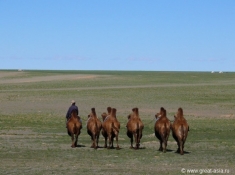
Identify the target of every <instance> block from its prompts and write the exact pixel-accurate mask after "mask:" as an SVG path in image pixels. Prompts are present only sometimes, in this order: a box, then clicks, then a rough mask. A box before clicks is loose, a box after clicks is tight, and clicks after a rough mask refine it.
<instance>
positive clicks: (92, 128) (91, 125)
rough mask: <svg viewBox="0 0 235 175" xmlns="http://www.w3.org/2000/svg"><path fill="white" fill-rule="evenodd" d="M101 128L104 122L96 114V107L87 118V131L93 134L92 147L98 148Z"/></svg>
mask: <svg viewBox="0 0 235 175" xmlns="http://www.w3.org/2000/svg"><path fill="white" fill-rule="evenodd" d="M101 128H102V123H101V121H100V120H99V118H98V117H97V115H96V112H95V108H92V109H91V113H90V114H89V115H88V120H87V133H88V134H89V135H90V136H91V140H92V145H91V148H95V149H97V148H98V142H99V136H100V131H101Z"/></svg>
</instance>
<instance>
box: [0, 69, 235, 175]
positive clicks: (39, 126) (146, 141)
mask: <svg viewBox="0 0 235 175" xmlns="http://www.w3.org/2000/svg"><path fill="white" fill-rule="evenodd" d="M72 99H74V100H76V101H77V105H78V107H79V115H80V116H81V117H82V119H83V129H82V133H81V135H80V136H79V147H77V148H74V149H72V148H71V147H70V146H71V139H70V137H69V136H68V135H67V133H66V128H65V114H66V112H67V109H68V107H69V105H70V101H71V100H72ZM108 106H111V107H115V108H116V109H117V117H118V120H119V121H120V123H121V130H120V133H119V144H120V146H121V149H120V150H116V149H110V150H108V149H104V148H102V146H103V145H104V139H103V136H102V135H101V136H100V141H99V146H100V147H101V148H99V149H97V150H94V149H92V148H90V145H91V140H90V137H89V136H88V134H87V132H86V120H87V115H88V114H89V113H90V110H91V108H92V107H95V108H96V111H97V114H98V116H99V117H100V115H101V113H102V112H105V111H106V108H107V107H108ZM133 107H138V108H139V111H140V116H141V119H142V120H143V122H144V124H145V128H144V132H143V138H142V139H141V149H139V150H132V149H129V146H130V141H129V139H128V138H127V136H126V127H125V126H126V122H127V115H128V114H129V113H130V112H131V109H132V108H133ZM160 107H164V108H166V110H167V115H168V118H169V119H170V120H173V115H174V114H175V113H176V111H177V109H178V107H182V108H183V109H184V115H185V118H186V119H187V121H188V123H189V125H190V131H189V135H188V138H187V141H186V144H185V154H184V155H183V156H181V155H179V154H177V153H175V151H176V149H177V145H176V142H175V141H174V140H173V138H172V136H170V138H169V141H168V147H167V148H168V151H167V153H162V152H159V151H158V147H159V142H158V140H157V139H156V137H155V136H154V131H153V126H154V122H155V121H154V115H155V113H157V112H158V111H159V109H160ZM234 143H235V73H233V72H227V73H223V74H219V73H213V74H212V73H210V72H147V71H135V72H133V71H29V70H28V71H17V70H0V160H1V164H0V174H16V175H19V174H184V170H185V173H186V174H187V171H188V174H206V172H208V171H212V172H214V173H212V172H211V173H210V174H235V168H234V165H235V146H234ZM115 146H116V143H115ZM191 169H193V170H198V172H195V173H192V172H191V173H190V172H189V170H191ZM215 172H217V173H215ZM218 172H220V173H218Z"/></svg>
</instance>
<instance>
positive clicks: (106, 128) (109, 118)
mask: <svg viewBox="0 0 235 175" xmlns="http://www.w3.org/2000/svg"><path fill="white" fill-rule="evenodd" d="M107 110H108V114H107V113H103V114H102V118H103V123H102V135H103V136H104V138H105V144H104V148H114V146H113V139H114V138H115V137H116V143H117V147H116V149H119V145H118V134H119V130H120V123H119V121H118V120H117V118H116V112H117V110H116V109H115V108H111V107H108V108H107ZM107 139H108V140H109V146H108V147H107Z"/></svg>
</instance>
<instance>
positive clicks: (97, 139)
mask: <svg viewBox="0 0 235 175" xmlns="http://www.w3.org/2000/svg"><path fill="white" fill-rule="evenodd" d="M98 143H99V135H98V136H97V138H96V147H97V148H98V147H99V146H98Z"/></svg>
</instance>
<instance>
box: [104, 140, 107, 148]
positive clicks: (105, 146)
mask: <svg viewBox="0 0 235 175" xmlns="http://www.w3.org/2000/svg"><path fill="white" fill-rule="evenodd" d="M104 140H105V141H104V142H105V143H104V148H107V137H105V138H104Z"/></svg>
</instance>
